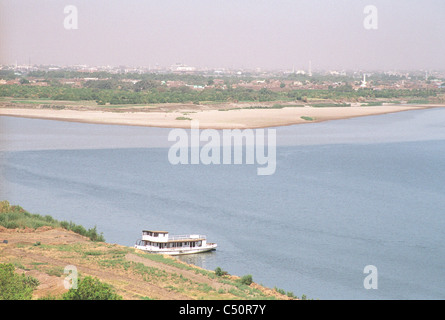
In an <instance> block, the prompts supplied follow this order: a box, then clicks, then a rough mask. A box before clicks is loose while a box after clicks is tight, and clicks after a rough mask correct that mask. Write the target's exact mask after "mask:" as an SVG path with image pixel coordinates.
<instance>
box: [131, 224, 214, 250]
mask: <svg viewBox="0 0 445 320" xmlns="http://www.w3.org/2000/svg"><path fill="white" fill-rule="evenodd" d="M216 247H217V245H216V243H210V242H207V239H206V236H204V235H200V234H191V235H179V236H176V235H169V234H168V232H167V231H152V230H143V231H142V239H140V240H138V241H136V245H135V248H136V249H140V250H143V251H146V252H150V253H161V254H169V255H181V254H191V253H200V252H206V251H211V250H216Z"/></svg>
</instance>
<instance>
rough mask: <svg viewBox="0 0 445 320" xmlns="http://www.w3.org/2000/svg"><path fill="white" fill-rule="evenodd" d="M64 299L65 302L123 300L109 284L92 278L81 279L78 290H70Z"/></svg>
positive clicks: (64, 295)
mask: <svg viewBox="0 0 445 320" xmlns="http://www.w3.org/2000/svg"><path fill="white" fill-rule="evenodd" d="M62 298H63V300H122V297H121V296H119V295H117V294H116V293H115V292H114V289H113V288H112V287H111V286H110V285H109V284H106V283H102V282H100V280H99V279H97V278H93V277H91V276H87V277H85V278H83V279H81V280H80V279H79V281H78V282H77V288H71V289H69V290H68V292H66V293H64V294H63V296H62Z"/></svg>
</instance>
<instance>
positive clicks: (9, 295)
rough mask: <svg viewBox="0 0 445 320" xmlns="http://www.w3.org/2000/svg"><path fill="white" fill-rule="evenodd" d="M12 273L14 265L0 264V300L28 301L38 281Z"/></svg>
mask: <svg viewBox="0 0 445 320" xmlns="http://www.w3.org/2000/svg"><path fill="white" fill-rule="evenodd" d="M14 271H15V267H14V265H12V264H10V263H2V264H0V300H30V299H31V298H32V293H33V291H34V289H35V288H37V286H38V285H39V281H38V280H37V279H35V278H33V277H29V276H25V275H24V274H22V275H19V274H16V273H15V272H14Z"/></svg>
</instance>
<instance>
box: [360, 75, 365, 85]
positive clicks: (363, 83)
mask: <svg viewBox="0 0 445 320" xmlns="http://www.w3.org/2000/svg"><path fill="white" fill-rule="evenodd" d="M360 87H362V88H364V87H366V73H364V74H363V80H362V84H361V85H360Z"/></svg>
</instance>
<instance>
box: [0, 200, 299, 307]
mask: <svg viewBox="0 0 445 320" xmlns="http://www.w3.org/2000/svg"><path fill="white" fill-rule="evenodd" d="M72 266H75V267H76V270H77V272H78V276H79V279H78V288H77V289H76V290H74V289H69V290H68V289H66V288H65V286H64V279H66V278H67V276H68V274H69V273H67V272H66V269H65V268H66V267H70V268H72ZM2 286H3V287H4V288H3V287H2ZM11 299H12V300H29V299H34V300H35V299H40V300H121V299H123V300H176V299H180V300H195V299H197V300H199V299H201V300H213V299H218V300H245V299H246V300H257V299H259V300H269V299H272V300H277V299H278V300H293V299H298V297H296V296H295V295H294V294H293V293H292V292H285V291H284V290H283V289H278V288H273V289H271V288H267V287H264V286H262V285H260V284H257V283H255V282H253V279H252V275H244V276H242V277H238V276H234V275H230V274H228V273H227V272H226V271H223V270H222V269H221V268H220V267H217V268H216V269H215V271H210V270H205V269H202V268H199V267H197V266H194V265H190V264H186V263H184V262H181V261H179V260H177V259H175V258H173V257H169V256H164V255H159V254H150V253H145V252H142V251H140V250H136V249H134V248H131V247H126V246H121V245H117V244H111V243H106V242H105V239H104V238H103V235H102V234H98V233H97V230H96V227H94V228H91V229H86V228H84V227H82V226H80V225H76V224H74V223H72V222H63V221H62V222H60V221H57V220H56V219H54V218H52V217H51V216H49V215H45V216H42V215H39V214H31V213H29V212H27V211H26V210H24V209H23V208H21V207H20V206H15V205H10V204H9V202H8V201H6V200H4V201H0V300H11ZM301 299H307V298H306V296H305V295H302V297H301Z"/></svg>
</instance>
